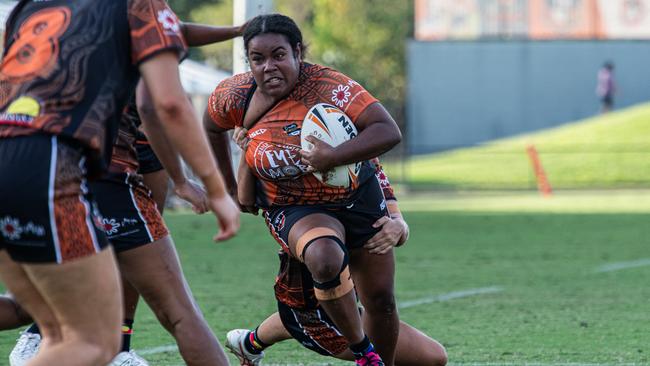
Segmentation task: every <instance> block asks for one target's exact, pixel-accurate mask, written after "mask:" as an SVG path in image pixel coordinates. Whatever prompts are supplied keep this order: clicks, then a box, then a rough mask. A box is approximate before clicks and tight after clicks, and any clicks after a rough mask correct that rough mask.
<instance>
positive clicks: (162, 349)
mask: <svg viewBox="0 0 650 366" xmlns="http://www.w3.org/2000/svg"><path fill="white" fill-rule="evenodd" d="M501 291H503V288H502V287H499V286H492V287H482V288H474V289H469V290H462V291H454V292H449V293H446V294H442V295H437V296H431V297H425V298H423V299H418V300H411V301H404V302H402V303H400V304H399V305H398V306H397V307H398V308H399V309H407V308H411V307H413V306H418V305H423V304H430V303H432V302H443V301H449V300H454V299H460V298H462V297H468V296H475V295H483V294H491V293H495V292H501ZM136 352H137V353H138V354H139V355H142V356H146V355H155V354H157V353H167V352H178V347H177V346H176V345H175V344H169V345H166V346H159V347H152V348H145V349H143V350H139V351H136ZM278 365H280V364H278ZM281 365H284V366H299V365H303V364H281ZM310 365H329V364H328V363H323V364H310ZM452 365H453V364H450V366H452ZM456 365H461V364H456ZM462 365H468V366H469V365H477V366H490V364H474V363H472V364H462ZM494 365H495V366H496V365H502V364H494ZM513 365H514V364H513ZM529 365H531V366H532V365H533V364H529ZM535 365H536V364H535ZM549 365H550V364H549ZM557 365H561V364H557ZM582 365H583V364H576V365H575V366H582ZM269 366H272V365H269ZM539 366H542V365H541V364H540V365H539Z"/></svg>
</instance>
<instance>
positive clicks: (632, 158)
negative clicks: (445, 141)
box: [386, 104, 650, 190]
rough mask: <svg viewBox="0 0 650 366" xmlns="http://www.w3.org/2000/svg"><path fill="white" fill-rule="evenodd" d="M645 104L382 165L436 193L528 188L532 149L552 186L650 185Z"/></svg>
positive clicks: (649, 118) (649, 124)
mask: <svg viewBox="0 0 650 366" xmlns="http://www.w3.org/2000/svg"><path fill="white" fill-rule="evenodd" d="M648 136H650V104H642V105H638V106H636V107H631V108H628V109H625V110H621V111H618V112H614V113H610V114H607V115H604V116H597V117H593V118H588V119H585V120H581V121H577V122H575V123H570V124H566V125H562V126H560V127H556V128H552V129H547V130H543V131H540V132H536V133H530V134H525V135H521V136H516V137H512V138H507V139H502V140H496V141H492V142H489V143H486V144H483V145H480V146H477V147H472V148H465V149H457V150H452V151H448V152H443V153H438V154H430V155H422V156H416V157H413V158H412V159H411V160H410V161H409V162H407V163H403V164H406V165H405V166H403V165H402V164H386V170H387V171H388V174H389V176H390V177H391V178H392V179H393V180H400V181H407V182H408V183H409V184H411V185H412V186H414V187H418V186H425V187H437V188H441V189H451V190H456V189H530V188H534V187H535V186H536V182H535V176H534V174H533V170H532V169H531V164H530V162H529V159H528V155H527V154H526V148H527V146H528V145H531V144H533V145H535V147H536V148H537V150H538V152H539V154H540V159H541V161H542V164H543V166H544V169H545V171H546V173H547V176H548V178H549V180H550V182H551V185H552V186H553V187H555V188H630V187H632V188H639V187H642V188H648V187H650V184H649V183H648V182H650V139H648Z"/></svg>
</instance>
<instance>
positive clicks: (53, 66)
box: [0, 0, 186, 167]
mask: <svg viewBox="0 0 650 366" xmlns="http://www.w3.org/2000/svg"><path fill="white" fill-rule="evenodd" d="M5 37H6V38H5V49H4V54H3V60H2V64H1V66H0V138H2V137H11V136H20V135H28V134H33V133H37V132H42V133H46V134H53V135H59V136H61V137H64V138H66V139H68V140H69V141H74V142H76V143H79V144H80V145H82V146H84V147H86V148H87V151H88V152H89V153H90V158H91V160H92V162H93V163H99V162H101V163H103V164H102V165H103V166H104V167H105V166H106V164H107V163H108V160H109V157H110V153H111V147H112V145H113V142H114V140H115V137H116V133H117V127H118V123H119V120H120V118H121V115H122V110H123V106H124V105H125V104H126V102H127V100H128V98H129V96H130V95H131V94H132V93H133V90H134V88H135V83H136V82H137V80H138V78H139V73H138V69H137V66H138V65H139V64H140V63H141V62H143V61H145V60H147V59H148V58H149V57H151V56H153V55H155V54H157V53H159V52H162V51H167V50H170V51H173V52H177V53H178V54H179V56H181V57H182V56H183V54H184V53H185V51H186V45H185V41H184V39H183V37H182V35H181V31H180V25H179V22H178V19H177V18H176V15H175V14H174V13H173V12H172V11H171V10H170V9H169V7H168V6H167V4H166V3H165V1H164V0H110V1H97V0H76V1H69V0H50V1H38V0H21V1H20V2H19V3H18V4H17V5H16V8H15V9H14V11H13V12H12V14H11V15H10V16H9V19H8V20H7V25H6V35H5ZM91 167H97V165H95V164H93V165H91Z"/></svg>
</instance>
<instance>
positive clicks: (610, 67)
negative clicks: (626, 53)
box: [596, 61, 616, 113]
mask: <svg viewBox="0 0 650 366" xmlns="http://www.w3.org/2000/svg"><path fill="white" fill-rule="evenodd" d="M615 93H616V83H615V81H614V64H613V63H612V62H609V61H608V62H605V64H604V65H603V67H602V68H601V69H600V70H598V85H597V87H596V94H597V95H598V98H600V102H601V109H600V112H601V113H607V112H609V111H610V110H611V109H612V107H613V106H614V94H615Z"/></svg>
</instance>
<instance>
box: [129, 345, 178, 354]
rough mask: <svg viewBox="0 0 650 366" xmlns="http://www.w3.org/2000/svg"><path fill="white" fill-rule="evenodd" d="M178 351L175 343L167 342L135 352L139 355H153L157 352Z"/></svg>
mask: <svg viewBox="0 0 650 366" xmlns="http://www.w3.org/2000/svg"><path fill="white" fill-rule="evenodd" d="M167 352H178V347H177V346H176V345H175V344H168V345H166V346H159V347H151V348H145V349H143V350H136V353H137V354H139V355H141V356H146V355H155V354H157V353H167Z"/></svg>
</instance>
